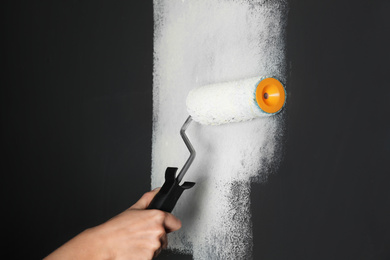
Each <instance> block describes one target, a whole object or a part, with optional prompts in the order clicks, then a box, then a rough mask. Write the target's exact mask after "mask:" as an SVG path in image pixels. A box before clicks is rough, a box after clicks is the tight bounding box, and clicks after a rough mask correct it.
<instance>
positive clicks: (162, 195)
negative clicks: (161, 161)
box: [148, 77, 286, 212]
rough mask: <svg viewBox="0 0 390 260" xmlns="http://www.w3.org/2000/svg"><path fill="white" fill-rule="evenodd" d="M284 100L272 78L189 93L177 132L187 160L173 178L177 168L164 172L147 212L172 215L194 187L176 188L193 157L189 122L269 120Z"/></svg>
mask: <svg viewBox="0 0 390 260" xmlns="http://www.w3.org/2000/svg"><path fill="white" fill-rule="evenodd" d="M285 100H286V92H285V89H284V87H283V85H282V83H281V82H280V81H279V80H277V79H275V78H273V77H254V78H249V79H243V80H239V81H231V82H226V83H218V84H212V85H207V86H202V87H199V88H196V89H193V90H191V91H190V93H189V94H188V97H187V110H188V113H189V114H190V116H189V117H188V118H187V120H186V121H185V122H184V124H183V126H182V127H181V129H180V135H181V137H182V138H183V141H184V143H185V144H186V146H187V148H188V150H189V152H190V156H189V158H188V159H187V161H186V163H185V164H184V166H183V167H182V168H181V170H180V172H179V174H177V176H176V172H177V170H178V168H176V167H168V168H167V169H166V171H165V182H164V184H163V186H162V187H161V189H160V191H159V192H158V193H157V194H156V196H155V197H154V198H153V200H152V202H151V203H150V205H149V207H148V208H149V209H160V210H163V211H166V212H172V210H173V208H174V207H175V205H176V203H177V201H178V199H179V198H180V196H181V194H182V193H183V191H184V190H187V189H190V188H192V187H193V186H194V185H195V183H194V182H184V183H183V184H182V185H180V182H181V181H182V179H183V177H184V175H185V173H186V172H187V170H188V168H189V167H190V165H191V164H192V162H193V161H194V159H195V155H196V152H195V149H194V148H193V146H192V144H191V142H190V140H189V139H188V137H187V135H186V133H185V132H186V130H187V128H188V126H189V124H190V123H191V121H192V120H194V121H196V122H198V123H200V124H203V125H221V124H226V123H233V122H241V121H248V120H252V119H255V118H258V117H267V116H272V115H275V114H277V113H278V112H280V111H281V110H282V108H283V106H284V105H285Z"/></svg>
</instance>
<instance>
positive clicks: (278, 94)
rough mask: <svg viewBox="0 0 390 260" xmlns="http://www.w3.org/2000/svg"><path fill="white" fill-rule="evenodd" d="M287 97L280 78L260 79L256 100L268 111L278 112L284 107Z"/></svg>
mask: <svg viewBox="0 0 390 260" xmlns="http://www.w3.org/2000/svg"><path fill="white" fill-rule="evenodd" d="M285 99H286V93H285V92H284V87H283V85H282V83H280V81H279V80H277V79H274V78H266V79H263V80H262V81H260V83H259V85H257V89H256V101H257V104H258V105H259V107H260V108H261V109H262V110H263V111H264V112H266V113H270V114H273V113H276V112H278V111H279V110H281V109H282V107H283V105H284V102H285Z"/></svg>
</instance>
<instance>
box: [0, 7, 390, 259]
mask: <svg viewBox="0 0 390 260" xmlns="http://www.w3.org/2000/svg"><path fill="white" fill-rule="evenodd" d="M2 5H3V7H2V11H3V25H4V27H5V29H4V30H3V31H4V36H3V53H2V60H3V62H4V65H5V66H4V70H3V71H4V72H5V75H3V77H2V79H1V80H2V83H1V85H2V88H1V106H2V108H1V112H2V116H1V121H2V135H1V137H2V145H1V147H2V148H1V149H2V150H3V156H2V157H1V158H2V159H1V160H2V162H1V167H2V169H1V171H2V174H1V176H2V179H1V194H2V198H3V205H2V206H3V207H2V208H3V210H2V212H3V216H5V220H3V221H4V222H3V225H2V228H1V229H2V233H3V234H5V238H6V241H7V242H6V244H5V248H6V250H7V251H9V252H12V253H13V254H14V257H12V258H13V259H39V258H42V257H44V256H45V255H47V254H48V253H50V252H51V251H52V250H54V249H55V248H56V247H58V246H60V245H61V244H62V243H64V242H65V241H66V240H68V239H70V238H71V237H73V236H74V235H76V234H77V233H79V232H80V231H82V230H83V229H85V228H87V227H91V226H93V225H97V224H99V223H101V222H103V221H105V220H107V219H108V218H110V217H111V216H113V215H115V214H117V213H119V212H121V211H122V210H124V209H125V208H127V207H128V206H130V205H131V204H132V203H133V202H134V201H135V200H137V199H138V197H139V196H141V195H142V193H143V192H145V191H147V190H148V189H149V187H150V160H151V134H152V71H153V64H152V62H153V6H152V1H137V2H136V1H115V2H114V1H90V2H89V3H87V2H85V1H55V2H53V1H40V2H39V3H37V2H31V1H18V2H17V1H7V2H5V3H2ZM389 11H390V5H389V4H388V1H379V0H378V1H369V2H367V1H320V0H318V1H317V0H316V1H313V0H310V1H309V0H308V1H302V0H300V1H290V12H289V22H288V27H287V50H288V63H289V66H290V68H289V71H290V74H289V76H288V82H287V87H288V105H287V107H286V111H285V112H286V135H285V138H284V154H283V158H284V159H283V161H282V164H281V166H280V168H279V169H277V170H275V172H274V174H273V175H271V177H270V178H269V180H268V182H267V183H265V184H253V186H252V188H253V191H252V214H253V216H252V220H253V232H254V245H255V246H254V259H272V260H274V259H281V260H282V259H389V258H390V252H389V249H388V245H389V244H390V224H389V221H388V220H389V219H390V192H389V188H388V184H389V183H390V177H389V176H390V167H389V166H388V160H389V158H390V123H389V118H390V117H389V113H390V109H389V108H388V103H389V100H390V86H389V83H388V80H387V76H388V73H389V69H390V68H389V65H388V63H389V58H390V57H389V56H390V54H389V53H390V52H389V50H388V49H389V48H388V46H390V41H389V35H390V20H389V16H388V13H389ZM188 258H190V257H188ZM160 259H184V257H183V256H180V255H172V254H167V253H165V255H163V256H162V257H160Z"/></svg>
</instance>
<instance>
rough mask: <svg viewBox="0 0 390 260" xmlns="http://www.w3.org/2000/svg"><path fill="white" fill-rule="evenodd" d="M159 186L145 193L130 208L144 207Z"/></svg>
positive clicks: (147, 204)
mask: <svg viewBox="0 0 390 260" xmlns="http://www.w3.org/2000/svg"><path fill="white" fill-rule="evenodd" d="M159 190H160V188H156V189H154V190H152V191H149V192H147V193H145V194H144V195H143V196H142V197H141V198H140V199H139V200H138V201H137V202H136V203H135V204H134V205H133V206H131V207H130V208H131V209H146V208H147V207H148V206H149V204H150V202H151V201H152V199H153V198H154V196H156V194H157V192H159Z"/></svg>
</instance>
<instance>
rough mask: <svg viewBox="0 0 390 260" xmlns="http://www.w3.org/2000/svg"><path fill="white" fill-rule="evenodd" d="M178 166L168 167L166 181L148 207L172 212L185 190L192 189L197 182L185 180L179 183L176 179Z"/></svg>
mask: <svg viewBox="0 0 390 260" xmlns="http://www.w3.org/2000/svg"><path fill="white" fill-rule="evenodd" d="M176 171H177V168H174V167H168V168H167V170H166V171H165V182H164V185H163V186H162V187H161V189H160V191H159V192H158V193H157V194H156V196H154V198H153V200H152V202H151V203H150V205H149V207H148V209H159V210H163V211H165V212H172V210H173V208H174V207H175V205H176V203H177V201H178V200H179V198H180V196H181V194H182V193H183V191H184V190H187V189H190V188H192V187H193V186H194V185H195V182H184V183H183V184H182V185H179V182H178V181H177V179H176V177H175V176H176Z"/></svg>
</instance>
